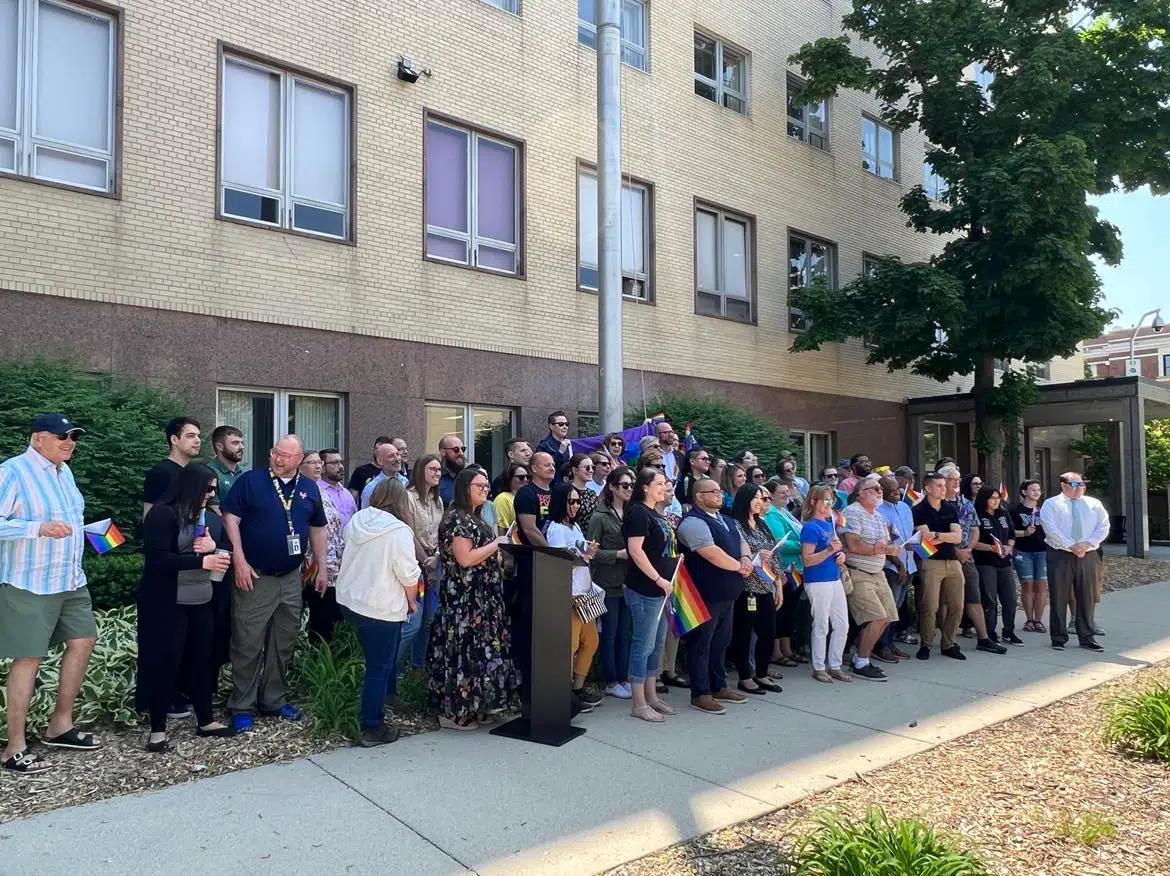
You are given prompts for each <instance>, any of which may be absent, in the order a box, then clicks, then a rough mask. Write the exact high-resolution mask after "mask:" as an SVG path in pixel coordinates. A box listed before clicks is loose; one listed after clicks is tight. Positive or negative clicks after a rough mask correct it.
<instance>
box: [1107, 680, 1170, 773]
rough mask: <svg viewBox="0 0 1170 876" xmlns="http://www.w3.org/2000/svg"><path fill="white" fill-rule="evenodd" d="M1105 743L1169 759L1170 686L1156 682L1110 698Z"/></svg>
mask: <svg viewBox="0 0 1170 876" xmlns="http://www.w3.org/2000/svg"><path fill="white" fill-rule="evenodd" d="M1106 707H1107V708H1108V709H1109V714H1108V717H1107V718H1106V720H1105V744H1106V745H1112V746H1114V747H1115V748H1117V749H1119V750H1120V751H1123V752H1125V753H1126V754H1133V755H1137V756H1138V757H1146V758H1150V759H1152V760H1163V761H1170V688H1168V687H1166V686H1165V685H1163V684H1156V685H1154V686H1153V687H1152V688H1150V689H1149V690H1147V691H1143V692H1142V693H1136V694H1125V695H1123V696H1120V697H1115V698H1114V699H1112V700H1110V701H1109V702H1108V703H1107V705H1106Z"/></svg>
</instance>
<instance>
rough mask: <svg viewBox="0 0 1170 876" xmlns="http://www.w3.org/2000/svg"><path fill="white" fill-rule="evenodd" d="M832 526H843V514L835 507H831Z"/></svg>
mask: <svg viewBox="0 0 1170 876" xmlns="http://www.w3.org/2000/svg"><path fill="white" fill-rule="evenodd" d="M833 526H834V527H836V528H837V529H844V528H845V515H844V514H842V513H841V512H840V511H838V510H837V509H836V508H834V509H833Z"/></svg>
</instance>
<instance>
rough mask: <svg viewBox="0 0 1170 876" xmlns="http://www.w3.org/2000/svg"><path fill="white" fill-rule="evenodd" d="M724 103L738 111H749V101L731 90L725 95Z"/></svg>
mask: <svg viewBox="0 0 1170 876" xmlns="http://www.w3.org/2000/svg"><path fill="white" fill-rule="evenodd" d="M723 105H724V106H725V107H727V108H728V109H731V110H735V111H736V112H737V113H747V103H746V102H745V101H744V100H743V99H742V98H739V97H736V96H735V95H734V94H731V93H730V92H728V93H725V94H724V95H723Z"/></svg>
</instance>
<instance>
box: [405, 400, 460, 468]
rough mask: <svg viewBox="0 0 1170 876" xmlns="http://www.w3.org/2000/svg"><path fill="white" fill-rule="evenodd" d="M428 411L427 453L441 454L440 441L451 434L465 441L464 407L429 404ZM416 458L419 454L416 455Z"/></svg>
mask: <svg viewBox="0 0 1170 876" xmlns="http://www.w3.org/2000/svg"><path fill="white" fill-rule="evenodd" d="M426 410H427V443H426V452H427V453H438V452H439V439H440V438H442V437H443V436H444V435H446V434H448V433H449V432H454V433H455V434H456V435H458V436H459V440H460V441H463V440H464V437H465V436H466V434H467V433H466V432H465V431H464V428H463V422H464V419H463V418H464V409H463V405H441V404H440V405H435V404H428V405H427V406H426ZM415 455H416V456H417V455H418V454H415Z"/></svg>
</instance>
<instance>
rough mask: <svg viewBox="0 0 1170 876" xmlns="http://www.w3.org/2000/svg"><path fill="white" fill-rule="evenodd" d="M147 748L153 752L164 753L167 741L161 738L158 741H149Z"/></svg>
mask: <svg viewBox="0 0 1170 876" xmlns="http://www.w3.org/2000/svg"><path fill="white" fill-rule="evenodd" d="M146 750H147V751H149V752H150V753H151V754H162V753H163V752H165V751H166V750H167V741H166V740H165V739H160V740H159V741H158V742H147V743H146Z"/></svg>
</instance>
